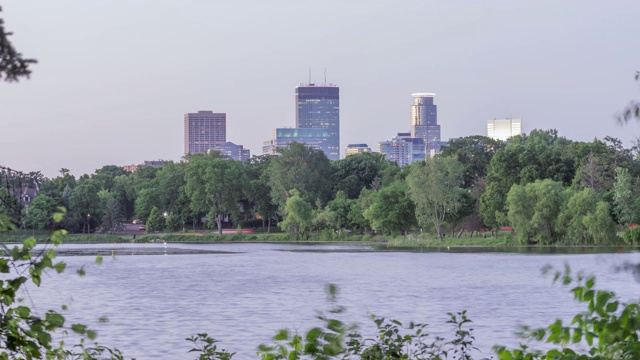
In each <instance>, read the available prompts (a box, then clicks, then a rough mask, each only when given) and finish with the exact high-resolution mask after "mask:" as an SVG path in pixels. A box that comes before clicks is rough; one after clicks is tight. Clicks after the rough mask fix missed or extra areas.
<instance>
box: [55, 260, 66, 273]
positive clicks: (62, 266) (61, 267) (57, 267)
mask: <svg viewBox="0 0 640 360" xmlns="http://www.w3.org/2000/svg"><path fill="white" fill-rule="evenodd" d="M66 267H67V264H65V263H64V262H62V261H61V262H59V263H56V264H55V265H53V268H54V269H55V270H56V271H57V272H58V273H61V272H63V271H64V269H65V268H66Z"/></svg>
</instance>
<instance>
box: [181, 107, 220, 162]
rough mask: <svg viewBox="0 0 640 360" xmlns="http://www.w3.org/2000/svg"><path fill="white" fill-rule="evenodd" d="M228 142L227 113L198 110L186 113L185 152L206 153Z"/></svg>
mask: <svg viewBox="0 0 640 360" xmlns="http://www.w3.org/2000/svg"><path fill="white" fill-rule="evenodd" d="M225 142H227V114H225V113H214V112H213V111H198V112H197V113H188V114H184V153H185V154H204V153H206V152H207V150H209V149H213V148H214V147H216V146H218V145H223V144H224V143H225Z"/></svg>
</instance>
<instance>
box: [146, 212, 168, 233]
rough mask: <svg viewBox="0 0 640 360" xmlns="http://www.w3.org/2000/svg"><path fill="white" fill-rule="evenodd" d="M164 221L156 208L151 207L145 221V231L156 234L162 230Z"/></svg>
mask: <svg viewBox="0 0 640 360" xmlns="http://www.w3.org/2000/svg"><path fill="white" fill-rule="evenodd" d="M164 225H165V219H164V216H163V213H162V212H161V211H160V210H159V209H158V208H157V207H155V206H154V207H152V208H151V212H150V213H149V218H148V219H147V231H148V232H150V233H151V232H156V231H162V230H164Z"/></svg>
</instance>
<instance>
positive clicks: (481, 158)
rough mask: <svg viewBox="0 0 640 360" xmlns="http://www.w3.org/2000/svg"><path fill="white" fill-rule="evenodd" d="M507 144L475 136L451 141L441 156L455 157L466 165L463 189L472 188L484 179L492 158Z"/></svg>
mask: <svg viewBox="0 0 640 360" xmlns="http://www.w3.org/2000/svg"><path fill="white" fill-rule="evenodd" d="M504 146H505V144H504V143H503V142H502V141H500V140H495V139H492V138H489V137H486V136H480V135H474V136H467V137H461V138H457V139H455V140H452V141H449V143H448V144H447V145H446V146H443V147H442V149H441V150H440V156H445V157H448V156H454V157H455V158H456V159H458V161H459V162H460V163H461V164H462V165H464V167H465V171H464V175H463V181H464V182H463V184H462V187H463V188H466V189H468V188H471V187H472V186H473V185H474V183H475V181H477V180H478V179H481V178H484V177H485V176H486V174H487V168H488V167H489V163H490V162H491V158H493V155H495V153H496V152H497V151H498V150H500V149H502V148H504Z"/></svg>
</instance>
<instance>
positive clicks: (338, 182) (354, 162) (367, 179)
mask: <svg viewBox="0 0 640 360" xmlns="http://www.w3.org/2000/svg"><path fill="white" fill-rule="evenodd" d="M388 166H390V164H389V162H388V161H387V160H386V159H385V157H384V155H382V154H378V153H360V154H354V155H349V156H347V157H345V158H344V159H341V160H337V161H333V162H331V169H332V171H333V183H334V187H333V193H334V194H337V193H338V192H339V191H343V192H344V193H345V195H346V196H347V198H348V199H357V198H358V196H359V195H360V191H362V189H364V188H367V189H371V188H372V184H373V182H374V180H375V179H376V178H380V176H381V174H382V171H383V170H384V169H385V168H386V167H388Z"/></svg>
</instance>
